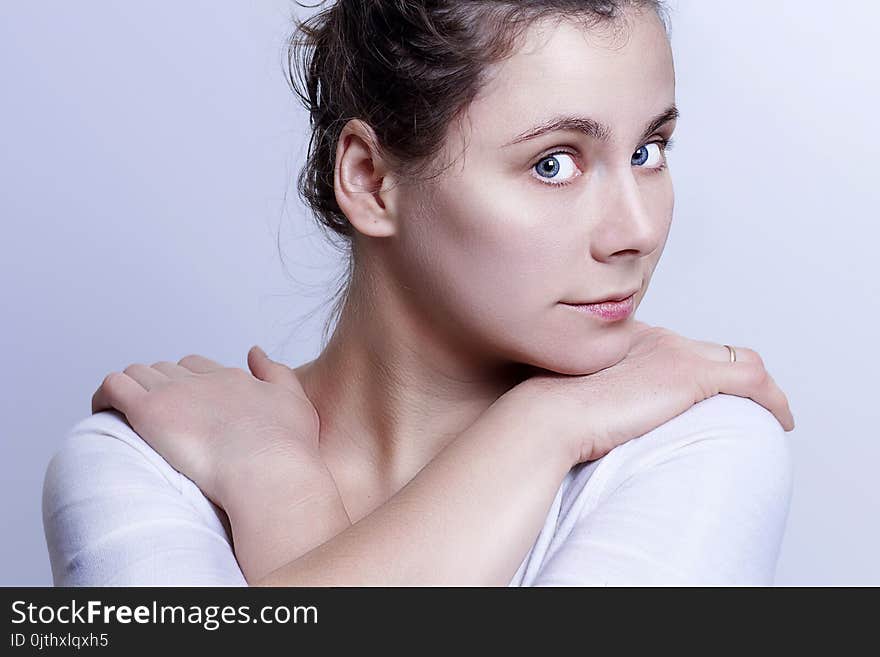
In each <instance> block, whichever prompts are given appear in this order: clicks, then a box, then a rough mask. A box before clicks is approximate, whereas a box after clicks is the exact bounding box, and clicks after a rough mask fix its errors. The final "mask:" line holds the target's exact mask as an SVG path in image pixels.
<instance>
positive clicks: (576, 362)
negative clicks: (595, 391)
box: [531, 331, 631, 376]
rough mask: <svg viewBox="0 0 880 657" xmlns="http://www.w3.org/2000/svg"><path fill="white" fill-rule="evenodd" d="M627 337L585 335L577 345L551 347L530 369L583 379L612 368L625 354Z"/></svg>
mask: <svg viewBox="0 0 880 657" xmlns="http://www.w3.org/2000/svg"><path fill="white" fill-rule="evenodd" d="M630 344H631V342H630V334H629V333H628V332H625V331H620V332H615V333H614V334H602V333H598V334H593V335H590V334H588V335H585V336H583V337H582V338H580V339H578V340H577V341H569V342H567V343H563V344H558V343H557V344H555V345H553V348H552V349H547V350H546V351H544V352H543V353H542V354H541V355H540V356H538V357H536V358H535V359H534V360H533V361H532V363H531V364H532V365H534V366H535V367H539V368H541V369H545V370H548V371H550V372H556V373H557V374H567V375H569V376H587V375H589V374H594V373H596V372H598V371H600V370H604V369H606V368H608V367H611V366H612V365H616V364H617V363H619V362H620V361H621V360H623V359H624V358H625V357H626V355H627V354H628V353H629V349H630Z"/></svg>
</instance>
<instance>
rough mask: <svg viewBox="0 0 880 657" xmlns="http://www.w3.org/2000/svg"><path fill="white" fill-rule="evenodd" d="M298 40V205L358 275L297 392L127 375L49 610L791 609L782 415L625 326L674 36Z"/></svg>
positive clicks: (335, 35)
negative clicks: (509, 590)
mask: <svg viewBox="0 0 880 657" xmlns="http://www.w3.org/2000/svg"><path fill="white" fill-rule="evenodd" d="M301 28H302V30H301V32H302V34H304V35H305V36H306V38H305V39H304V40H303V41H301V42H298V44H295V45H304V46H306V52H309V53H310V54H309V55H308V56H307V57H306V58H304V59H303V60H296V61H297V63H298V64H299V65H301V66H302V71H303V73H304V77H305V80H304V87H305V89H304V91H302V92H300V91H299V90H298V93H300V96H301V97H302V98H303V100H304V101H305V102H306V104H307V107H308V108H309V110H310V115H311V119H312V128H313V139H312V142H311V145H310V147H311V148H310V156H309V160H308V162H307V164H306V167H305V168H304V169H303V173H302V175H301V177H300V191H301V193H302V195H303V197H304V198H305V199H306V200H307V202H308V203H309V205H310V207H311V208H312V210H313V211H314V212H315V213H316V215H317V216H318V217H319V219H320V220H321V222H322V225H323V226H325V227H326V228H328V229H330V230H332V231H335V234H337V235H338V236H341V237H342V238H343V239H344V240H345V244H346V245H347V246H349V247H350V274H351V276H350V279H349V284H348V286H347V287H346V288H345V290H344V294H343V295H342V296H341V297H340V299H341V301H342V303H341V304H340V305H338V306H337V307H336V308H335V309H334V310H339V309H341V312H340V314H339V321H338V323H337V326H336V329H335V331H334V334H333V337H332V339H331V340H330V341H329V343H328V344H327V346H326V347H325V348H324V349H323V351H322V353H321V354H320V355H319V356H318V357H317V358H316V359H315V360H313V361H311V362H309V363H306V364H304V365H302V366H300V367H299V368H297V369H296V370H292V369H290V368H287V367H286V366H284V365H282V364H280V363H275V362H273V361H271V360H269V359H268V358H267V357H266V356H265V355H264V354H262V353H261V352H260V351H259V350H258V349H252V350H251V351H250V352H249V354H248V366H249V367H250V369H251V372H252V374H253V376H252V375H251V374H249V373H247V372H245V371H244V370H241V369H238V368H226V367H223V366H221V365H220V364H218V363H216V362H214V361H211V360H209V359H206V358H203V357H201V356H187V357H186V358H183V359H181V360H180V361H178V363H170V362H160V363H155V364H153V365H152V366H151V367H146V366H144V365H140V364H135V365H130V366H129V367H128V368H126V369H125V370H124V372H123V373H112V374H111V375H109V376H108V377H107V378H106V379H105V380H104V382H103V383H102V385H101V387H100V388H99V389H98V390H97V391H96V393H95V396H94V397H93V400H92V411H93V415H92V416H91V417H90V418H87V419H85V420H83V421H82V422H81V423H79V424H78V425H77V426H76V427H75V428H74V430H73V431H72V432H71V434H70V435H69V436H68V437H67V439H66V441H65V443H64V445H63V446H62V448H61V449H60V450H59V451H58V453H57V454H56V456H55V457H54V458H53V460H52V462H51V463H50V465H49V468H48V471H47V475H46V482H45V488H44V523H45V528H46V537H47V542H48V545H49V553H50V558H51V562H52V568H53V574H54V577H55V582H56V584H65V585H71V584H76V585H106V584H135V585H137V584H170V585H175V584H178V585H186V584H193V585H210V584H251V585H274V584H281V585H305V586H313V585H373V584H375V585H392V584H465V585H505V584H509V585H546V584H573V585H583V584H613V585H615V584H643V585H644V584H769V583H772V578H773V574H774V569H775V562H776V558H777V554H778V549H779V544H780V541H781V538H782V533H783V530H784V526H785V520H786V516H787V511H788V504H789V496H790V487H791V472H790V466H791V464H790V457H789V453H788V448H787V444H786V441H785V437H784V433H783V429H785V430H791V429H792V428H793V427H794V421H793V418H792V417H791V412H790V410H789V408H788V403H787V400H786V399H785V395H784V394H783V393H782V391H781V390H779V388H778V387H777V386H776V385H775V383H774V382H773V380H772V378H771V377H770V376H769V374H767V372H766V371H765V369H764V367H763V363H762V362H761V359H760V357H759V356H758V354H757V353H756V352H755V351H753V350H751V349H746V348H742V347H740V348H736V349H734V348H733V347H727V348H725V347H726V345H725V346H722V345H719V344H713V343H708V342H701V341H694V340H688V339H686V338H684V337H682V336H678V335H676V334H674V333H672V332H671V331H668V330H666V329H662V328H659V327H650V326H647V325H645V324H644V323H642V322H638V321H636V320H635V318H634V316H633V313H634V310H635V308H636V307H637V306H638V304H639V303H640V301H641V299H642V297H643V296H644V294H645V292H646V290H647V287H648V284H649V281H650V278H651V275H652V273H653V271H654V269H655V267H656V265H657V262H658V261H659V258H660V255H661V253H662V250H663V247H664V245H665V241H666V237H667V235H668V231H669V226H670V222H671V218H672V210H673V190H672V182H671V178H670V174H669V170H668V168H667V166H666V164H667V162H666V146H667V144H668V142H669V140H670V138H671V135H672V132H673V129H674V126H675V121H676V117H677V115H678V112H677V110H676V109H675V103H674V96H675V78H674V70H673V62H672V53H671V49H670V46H669V41H668V36H667V29H666V26H665V22H664V12H663V7H662V6H661V5H659V4H658V3H656V2H651V1H647V0H642V1H637V2H598V1H588V0H567V1H566V0H559V1H541V2H504V1H500V0H485V1H481V2H467V1H461V0H448V1H446V2H430V3H428V2H407V3H400V2H392V1H390V0H387V1H385V0H379V1H376V2H371V3H362V2H358V1H355V0H350V1H349V0H343V1H341V2H337V3H336V4H334V5H332V6H330V7H327V8H326V9H325V10H324V11H322V12H321V13H320V14H318V15H317V16H316V17H314V18H313V19H312V20H311V21H309V22H308V23H307V24H305V25H303V26H301ZM364 35H369V37H368V38H364ZM309 49H311V50H309ZM293 52H294V53H297V52H299V51H297V50H296V49H293ZM621 299H624V301H614V300H621ZM603 301H607V303H600V302H603ZM734 359H735V360H734ZM719 393H727V394H719ZM774 416H775V417H774ZM780 425H781V426H780Z"/></svg>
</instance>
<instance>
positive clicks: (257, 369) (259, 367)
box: [247, 345, 306, 397]
mask: <svg viewBox="0 0 880 657" xmlns="http://www.w3.org/2000/svg"><path fill="white" fill-rule="evenodd" d="M247 361H248V367H249V368H250V369H251V372H253V375H254V376H255V377H257V378H258V379H260V380H261V381H268V382H269V383H277V384H278V385H282V386H285V387H286V388H288V389H289V390H291V391H292V392H294V393H296V394H297V395H300V396H301V397H305V396H306V392H305V390H304V389H303V387H302V383H300V380H299V377H297V375H296V372H294V371H293V369H291V368H290V367H288V366H287V365H285V364H284V363H279V362H276V361H274V360H272V359H271V358H269V357H268V356H267V355H266V352H264V351H263V350H262V349H261V348H260V347H259V346H258V345H254V346H253V347H251V349H250V351H248V356H247Z"/></svg>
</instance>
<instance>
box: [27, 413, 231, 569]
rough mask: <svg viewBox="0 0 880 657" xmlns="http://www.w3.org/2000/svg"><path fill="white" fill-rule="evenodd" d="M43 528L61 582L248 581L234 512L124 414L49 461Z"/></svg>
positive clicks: (103, 418) (97, 421)
mask: <svg viewBox="0 0 880 657" xmlns="http://www.w3.org/2000/svg"><path fill="white" fill-rule="evenodd" d="M42 511H43V528H44V531H45V536H46V544H47V547H48V551H49V561H50V565H51V567H52V575H53V581H54V584H55V585H56V586H246V585H247V582H246V581H245V579H244V577H243V576H242V573H241V570H240V569H239V567H238V564H237V563H236V561H235V556H234V555H233V553H232V549H231V547H230V545H229V538H228V536H227V533H226V529H225V527H224V524H223V522H224V520H225V517H224V516H223V514H222V512H220V511H219V509H217V508H216V507H215V506H213V505H212V504H211V502H210V501H209V500H208V499H207V498H206V497H204V496H203V495H202V494H201V492H200V491H199V490H198V488H196V486H195V484H193V482H191V481H190V480H189V479H187V478H186V477H183V476H182V475H181V474H180V473H179V472H177V471H176V470H174V469H173V468H172V467H171V466H170V465H169V464H168V463H167V462H166V461H165V460H164V459H163V458H162V457H161V456H159V454H157V453H156V452H155V451H154V450H153V449H152V448H151V447H150V446H149V445H148V444H147V443H146V442H144V441H143V439H141V437H140V436H139V435H138V434H136V433H135V432H134V431H133V430H132V429H131V427H130V426H129V425H128V424H127V423H126V422H125V420H124V419H123V417H122V416H121V415H120V414H118V413H116V412H114V411H107V412H101V413H97V414H95V415H92V416H90V417H88V418H85V419H84V420H82V421H81V422H79V423H78V424H76V425H75V426H74V427H73V428H72V429H71V430H70V432H69V433H68V434H67V435H66V436H65V437H64V439H63V441H62V443H61V445H60V446H59V448H58V450H57V451H56V452H55V454H54V455H53V457H52V459H51V460H50V461H49V464H48V467H47V469H46V473H45V476H44V480H43V499H42Z"/></svg>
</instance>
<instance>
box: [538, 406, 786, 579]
mask: <svg viewBox="0 0 880 657" xmlns="http://www.w3.org/2000/svg"><path fill="white" fill-rule="evenodd" d="M596 465H597V466H598V467H597V468H596V470H595V473H594V474H593V475H592V477H590V478H589V480H586V477H584V476H583V475H585V474H589V473H588V472H585V471H581V472H579V473H577V474H576V475H575V477H574V479H573V483H572V485H571V487H570V488H569V489H568V490H567V491H566V495H567V496H569V500H567V501H565V502H563V508H564V509H565V513H564V514H563V515H562V517H561V518H560V520H559V523H558V529H557V532H556V534H555V535H554V537H553V539H552V541H551V543H550V545H549V546H548V550H547V555H548V556H547V557H546V559H545V561H544V562H543V563H541V565H540V567H539V569H538V570H537V572H536V574H535V575H534V576H530V577H528V578H527V580H528V581H526V582H525V584H526V585H532V586H593V585H596V586H646V585H648V586H706V585H710V586H717V585H721V586H741V585H744V586H755V585H758V586H768V585H771V584H772V583H773V578H774V573H775V569H776V561H777V557H778V554H779V548H780V544H781V542H782V537H783V534H784V530H785V525H786V518H787V514H788V509H789V502H790V497H791V487H792V461H791V454H790V447H789V445H788V441H787V440H786V436H785V432H784V431H783V429H782V427H781V426H780V425H779V423H778V422H777V421H776V420H775V419H774V418H773V416H772V415H771V414H770V413H769V412H768V411H767V410H766V409H764V408H762V407H761V406H759V405H758V404H756V403H754V402H753V401H751V400H749V399H744V398H742V397H737V396H733V395H717V396H715V397H712V398H709V399H707V400H704V401H702V402H700V403H698V404H697V405H695V406H694V407H692V408H691V409H689V410H688V411H686V412H685V413H683V414H682V415H680V416H679V417H676V418H673V419H672V420H670V421H669V422H667V423H665V424H664V425H662V426H660V427H658V428H657V429H655V430H653V431H651V432H649V433H647V434H645V435H644V436H641V437H639V438H636V439H634V440H632V441H630V442H628V443H626V444H624V445H621V446H619V447H617V448H616V449H614V450H613V451H612V452H610V453H609V454H608V455H607V456H606V457H605V458H604V459H603V460H602V462H600V463H598V464H596ZM585 480H586V481H585Z"/></svg>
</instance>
